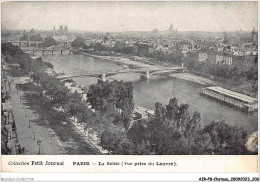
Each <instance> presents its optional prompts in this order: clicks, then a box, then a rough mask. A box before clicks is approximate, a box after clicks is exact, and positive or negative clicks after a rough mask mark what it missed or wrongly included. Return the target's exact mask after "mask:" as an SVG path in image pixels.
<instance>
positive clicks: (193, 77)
mask: <svg viewBox="0 0 260 182" xmlns="http://www.w3.org/2000/svg"><path fill="white" fill-rule="evenodd" d="M170 76H172V77H175V78H179V79H183V80H187V81H190V82H193V83H197V84H200V85H203V86H213V85H217V82H215V81H213V80H210V79H207V78H204V77H202V76H197V75H194V74H191V73H173V74H170Z"/></svg>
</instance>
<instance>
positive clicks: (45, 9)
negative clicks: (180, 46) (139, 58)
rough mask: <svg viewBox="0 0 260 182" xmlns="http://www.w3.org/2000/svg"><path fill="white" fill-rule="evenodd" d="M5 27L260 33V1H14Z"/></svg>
mask: <svg viewBox="0 0 260 182" xmlns="http://www.w3.org/2000/svg"><path fill="white" fill-rule="evenodd" d="M1 12H2V20H1V22H2V29H21V30H23V29H26V30H28V29H31V28H34V29H36V30H37V29H38V30H52V29H53V26H55V27H56V29H58V26H59V25H61V24H63V25H68V29H69V30H81V31H149V30H152V29H154V28H158V29H159V30H166V29H168V28H169V25H170V23H172V24H173V27H174V28H177V29H178V31H235V30H239V29H240V28H241V29H242V30H252V29H253V27H255V28H256V29H257V23H258V14H257V13H258V8H257V2H9V3H2V11H1Z"/></svg>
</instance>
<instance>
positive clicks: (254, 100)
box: [207, 87, 258, 103]
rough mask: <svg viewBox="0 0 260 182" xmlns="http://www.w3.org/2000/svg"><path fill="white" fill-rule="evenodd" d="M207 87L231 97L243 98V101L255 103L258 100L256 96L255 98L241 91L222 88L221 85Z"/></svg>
mask: <svg viewBox="0 0 260 182" xmlns="http://www.w3.org/2000/svg"><path fill="white" fill-rule="evenodd" d="M207 89H209V90H212V91H215V92H219V93H222V94H225V95H227V96H229V97H233V98H236V99H238V100H241V101H243V102H246V103H254V102H257V101H258V99H256V98H253V97H250V96H247V95H244V94H240V93H237V92H234V91H231V90H227V89H224V88H221V87H207Z"/></svg>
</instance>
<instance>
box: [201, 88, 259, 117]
mask: <svg viewBox="0 0 260 182" xmlns="http://www.w3.org/2000/svg"><path fill="white" fill-rule="evenodd" d="M200 94H202V95H206V96H209V97H211V98H214V99H216V100H218V101H221V102H224V103H226V104H228V105H231V106H235V107H237V108H239V109H241V110H243V111H247V112H252V111H254V110H256V109H258V99H256V98H253V97H250V96H247V95H244V94H240V93H237V92H234V91H231V90H227V89H224V88H221V87H206V88H203V89H201V91H200Z"/></svg>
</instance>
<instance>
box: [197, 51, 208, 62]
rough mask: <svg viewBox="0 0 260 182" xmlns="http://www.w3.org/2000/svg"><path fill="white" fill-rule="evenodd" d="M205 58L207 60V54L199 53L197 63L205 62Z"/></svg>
mask: <svg viewBox="0 0 260 182" xmlns="http://www.w3.org/2000/svg"><path fill="white" fill-rule="evenodd" d="M207 58H208V54H207V53H204V52H200V53H199V63H204V62H206V60H207Z"/></svg>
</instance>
